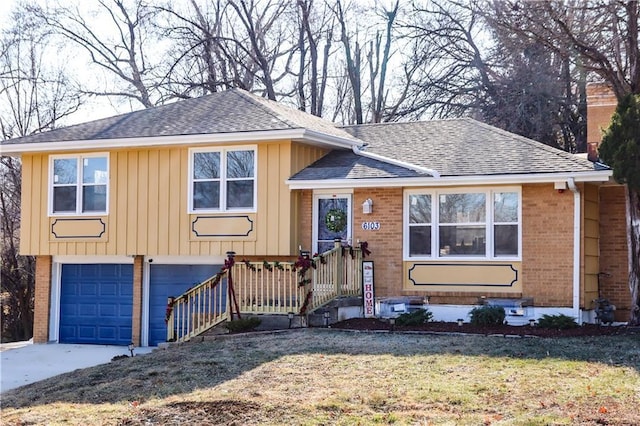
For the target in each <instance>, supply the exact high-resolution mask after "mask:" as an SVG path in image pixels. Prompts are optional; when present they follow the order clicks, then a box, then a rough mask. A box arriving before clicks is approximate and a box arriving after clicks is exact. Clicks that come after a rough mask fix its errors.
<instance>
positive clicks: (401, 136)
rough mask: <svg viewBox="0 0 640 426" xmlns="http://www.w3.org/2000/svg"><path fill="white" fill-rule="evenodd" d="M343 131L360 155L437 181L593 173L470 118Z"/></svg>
mask: <svg viewBox="0 0 640 426" xmlns="http://www.w3.org/2000/svg"><path fill="white" fill-rule="evenodd" d="M344 129H345V130H346V131H348V132H349V133H351V134H352V135H353V136H355V137H357V138H358V139H361V140H362V141H364V142H366V143H367V144H368V145H367V146H366V147H365V148H363V151H365V152H372V153H374V154H378V155H382V156H384V157H388V158H393V159H395V160H400V161H404V162H407V163H410V164H413V165H416V166H420V167H427V168H431V169H435V170H436V171H438V172H439V173H440V175H441V176H472V175H496V174H529V173H562V172H589V171H594V164H593V163H592V162H590V161H588V160H586V159H582V158H578V157H577V156H575V155H573V154H569V153H567V152H564V151H561V150H559V149H556V148H552V147H550V146H547V145H544V144H542V143H540V142H536V141H533V140H531V139H527V138H525V137H522V136H519V135H516V134H513V133H510V132H506V131H504V130H501V129H498V128H497V127H493V126H489V125H487V124H484V123H481V122H479V121H476V120H473V119H470V118H461V119H452V120H433V121H420V122H409V123H382V124H365V125H357V126H347V127H344ZM330 155H331V154H330ZM327 161H329V160H327ZM358 177H361V178H365V177H369V176H366V175H365V174H361V175H359V176H358Z"/></svg>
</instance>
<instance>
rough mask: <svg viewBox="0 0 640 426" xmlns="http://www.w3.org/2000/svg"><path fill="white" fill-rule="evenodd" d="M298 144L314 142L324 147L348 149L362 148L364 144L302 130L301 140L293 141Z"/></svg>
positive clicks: (358, 141) (359, 141)
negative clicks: (298, 142)
mask: <svg viewBox="0 0 640 426" xmlns="http://www.w3.org/2000/svg"><path fill="white" fill-rule="evenodd" d="M295 140H297V141H300V142H307V143H308V142H314V143H316V144H318V145H324V146H326V147H331V148H349V149H352V148H353V147H354V146H356V147H358V146H362V145H363V144H364V142H362V141H361V140H356V139H347V138H341V137H339V136H334V135H328V134H326V133H321V132H316V131H315V130H304V131H303V132H302V138H298V139H295Z"/></svg>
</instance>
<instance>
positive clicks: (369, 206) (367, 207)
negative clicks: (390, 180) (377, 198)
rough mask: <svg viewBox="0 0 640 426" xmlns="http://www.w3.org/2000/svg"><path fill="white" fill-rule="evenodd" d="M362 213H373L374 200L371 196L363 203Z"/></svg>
mask: <svg viewBox="0 0 640 426" xmlns="http://www.w3.org/2000/svg"><path fill="white" fill-rule="evenodd" d="M362 213H363V214H371V213H373V200H372V199H371V198H367V199H366V200H365V201H364V203H362Z"/></svg>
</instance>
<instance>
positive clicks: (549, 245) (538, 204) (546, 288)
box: [522, 184, 574, 306]
mask: <svg viewBox="0 0 640 426" xmlns="http://www.w3.org/2000/svg"><path fill="white" fill-rule="evenodd" d="M573 208H574V207H573V193H572V192H571V191H569V190H566V191H564V192H563V193H558V191H556V190H554V188H553V184H544V185H542V184H541V185H525V186H523V187H522V280H523V281H522V282H523V296H524V297H533V298H534V303H535V305H536V306H572V304H573V300H572V295H573Z"/></svg>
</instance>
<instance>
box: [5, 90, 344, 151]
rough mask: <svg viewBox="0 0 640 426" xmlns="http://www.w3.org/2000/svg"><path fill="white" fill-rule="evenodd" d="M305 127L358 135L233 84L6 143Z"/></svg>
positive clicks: (341, 134) (329, 133)
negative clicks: (214, 91)
mask: <svg viewBox="0 0 640 426" xmlns="http://www.w3.org/2000/svg"><path fill="white" fill-rule="evenodd" d="M290 129H306V130H312V131H315V132H318V133H322V134H325V135H331V136H336V137H339V138H343V139H347V140H354V138H353V137H352V136H351V135H350V134H349V133H347V132H345V131H344V130H342V129H340V128H338V127H336V126H335V124H333V123H331V122H329V121H327V120H323V119H321V118H318V117H315V116H313V115H310V114H306V113H304V112H302V111H298V110H296V109H293V108H289V107H286V106H284V105H281V104H279V103H277V102H273V101H270V100H267V99H265V98H261V97H259V96H256V95H253V94H251V93H249V92H246V91H244V90H240V89H230V90H226V91H223V92H217V93H213V94H211V95H206V96H202V97H200V98H193V99H185V100H182V101H179V102H174V103H171V104H167V105H162V106H158V107H154V108H148V109H144V110H140V111H134V112H130V113H127V114H122V115H117V116H115V117H109V118H103V119H101V120H95V121H90V122H87V123H82V124H77V125H74V126H69V127H64V128H60V129H56V130H51V131H48V132H43V133H38V134H35V135H31V136H25V137H22V138H16V139H12V140H10V141H6V142H4V143H3V144H6V145H9V144H14V143H38V142H63V141H80V140H102V139H123V138H141V137H157V136H179V135H198V134H219V133H237V132H260V131H270V130H290Z"/></svg>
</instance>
